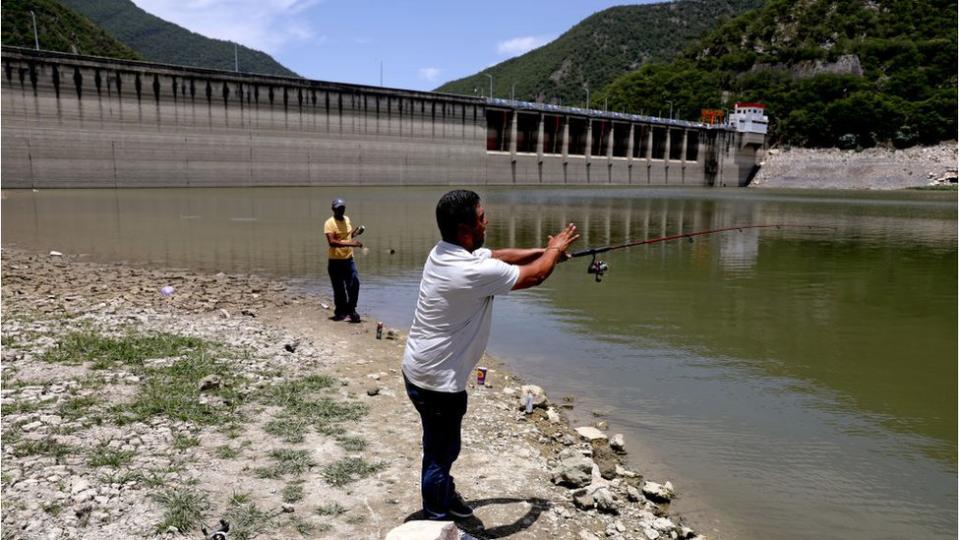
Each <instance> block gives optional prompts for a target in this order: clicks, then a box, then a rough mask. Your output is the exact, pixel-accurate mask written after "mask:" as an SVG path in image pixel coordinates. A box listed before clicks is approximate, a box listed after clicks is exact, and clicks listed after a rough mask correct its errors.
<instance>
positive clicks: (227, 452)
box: [213, 444, 240, 459]
mask: <svg viewBox="0 0 960 540" xmlns="http://www.w3.org/2000/svg"><path fill="white" fill-rule="evenodd" d="M213 455H215V456H217V457H218V458H220V459H234V458H237V457H239V456H240V450H239V449H238V448H234V447H232V446H230V445H227V444H224V445H222V446H218V447H216V448H214V449H213Z"/></svg>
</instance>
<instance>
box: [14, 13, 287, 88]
mask: <svg viewBox="0 0 960 540" xmlns="http://www.w3.org/2000/svg"><path fill="white" fill-rule="evenodd" d="M61 2H62V3H64V4H66V5H68V6H70V7H71V8H73V9H75V10H76V11H78V12H80V13H82V14H84V15H86V16H87V17H89V18H90V20H92V21H93V22H95V23H96V24H98V25H100V26H101V27H102V28H104V29H105V30H106V31H107V32H109V33H111V34H112V35H114V36H115V37H116V38H117V39H119V40H120V41H122V42H123V43H125V44H127V45H129V46H130V47H131V48H133V49H134V50H136V51H137V52H139V53H140V54H141V55H142V56H143V57H144V58H145V59H147V60H150V61H152V62H161V63H164V64H175V65H180V66H194V67H201V68H210V69H223V70H229V71H233V69H234V44H233V43H232V42H229V41H223V40H219V39H211V38H208V37H205V36H202V35H200V34H197V33H195V32H191V31H189V30H187V29H186V28H183V27H181V26H177V25H175V24H173V23H170V22H167V21H165V20H163V19H161V18H159V17H156V16H154V15H151V14H149V13H147V12H146V11H144V10H142V9H140V8H139V7H137V6H136V4H134V3H133V2H131V1H130V0H61ZM4 7H6V2H4ZM237 56H238V58H239V62H240V70H241V71H244V72H247V73H262V74H266V75H283V76H287V77H299V75H297V74H296V73H294V72H293V71H290V70H289V69H287V68H285V67H283V66H282V65H281V64H280V63H278V62H277V61H276V60H274V59H273V58H272V57H271V56H270V55H268V54H266V53H264V52H261V51H257V50H254V49H250V48H247V47H244V46H242V45H241V46H240V47H239V49H238V54H237Z"/></svg>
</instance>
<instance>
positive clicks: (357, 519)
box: [344, 514, 367, 525]
mask: <svg viewBox="0 0 960 540" xmlns="http://www.w3.org/2000/svg"><path fill="white" fill-rule="evenodd" d="M344 521H346V522H347V523H349V524H351V525H359V524H361V523H363V522H365V521H367V516H365V515H363V514H354V515H352V516H347V519H345V520H344Z"/></svg>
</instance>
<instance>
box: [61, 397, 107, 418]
mask: <svg viewBox="0 0 960 540" xmlns="http://www.w3.org/2000/svg"><path fill="white" fill-rule="evenodd" d="M99 403H100V400H99V399H98V398H97V397H96V396H81V397H75V398H71V399H68V400H65V401H62V402H60V405H59V406H58V407H57V414H59V415H60V416H62V417H64V418H66V419H67V420H76V419H78V418H81V417H83V416H87V415H88V414H89V413H90V409H91V408H93V407H95V406H96V405H98V404H99Z"/></svg>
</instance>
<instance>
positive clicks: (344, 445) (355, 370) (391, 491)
mask: <svg viewBox="0 0 960 540" xmlns="http://www.w3.org/2000/svg"><path fill="white" fill-rule="evenodd" d="M2 263H3V267H2V308H3V311H2V349H3V353H2V458H3V466H2V509H3V510H2V537H3V540H7V539H17V538H24V539H46V538H51V539H53V538H56V539H59V538H85V539H114V538H132V537H143V538H152V537H158V538H202V537H203V535H202V533H201V526H203V525H206V526H208V527H210V526H215V525H216V523H217V522H218V520H220V519H223V520H226V521H228V522H229V523H230V526H231V530H230V538H231V539H235V540H242V539H251V538H265V539H266V538H269V539H274V538H295V539H299V538H371V539H380V538H384V536H385V535H386V534H387V532H388V531H390V530H391V529H392V528H394V527H396V526H398V525H400V524H402V523H403V522H404V521H405V520H408V519H412V518H413V519H415V518H416V517H418V516H417V511H418V510H419V487H418V485H419V483H418V482H419V460H420V446H419V438H420V425H419V420H418V418H417V416H416V412H415V411H414V409H413V407H412V406H411V405H410V404H409V402H408V400H407V398H406V395H405V394H404V392H403V385H402V380H401V377H400V374H399V371H398V369H399V361H400V356H401V353H402V349H403V335H402V333H400V332H398V331H389V332H388V335H387V336H385V337H386V338H391V339H383V340H377V339H375V337H374V330H373V324H372V323H370V322H364V323H362V324H359V325H352V324H347V323H343V322H333V321H330V320H328V319H327V317H328V316H329V311H327V310H326V309H325V307H324V304H323V303H322V302H323V299H320V298H307V297H304V296H302V295H298V294H295V293H292V292H290V291H288V290H286V287H285V286H284V285H283V284H282V283H279V282H275V281H270V280H267V279H262V278H259V277H256V276H235V275H224V274H217V275H205V274H196V273H192V272H187V271H178V270H162V271H161V270H149V269H140V268H136V267H129V266H122V265H108V264H95V263H90V262H85V261H83V260H82V258H78V257H72V256H59V255H57V256H51V255H47V254H32V253H25V252H21V251H17V250H10V249H4V250H3V253H2ZM164 285H169V286H171V287H173V289H174V292H173V294H172V295H170V296H163V295H162V294H160V291H159V289H160V287H162V286H164ZM490 362H491V364H490V365H493V366H496V364H495V363H494V361H493V360H490ZM488 380H489V383H488V385H489V386H487V387H481V388H471V389H470V406H469V411H468V413H467V417H466V418H465V422H464V445H463V446H464V450H463V452H462V454H461V459H460V460H459V461H458V463H457V465H456V467H455V470H454V474H455V476H457V478H458V487H459V488H460V490H461V491H462V492H463V494H464V496H465V498H466V499H467V500H468V502H470V503H471V504H472V505H473V506H475V508H476V517H475V518H474V519H471V520H468V521H465V522H463V523H461V524H460V528H461V529H462V530H463V531H464V532H463V533H462V534H463V536H464V537H468V536H472V537H474V538H479V539H485V538H516V539H533V538H537V539H540V538H543V539H554V538H555V539H567V538H570V539H590V538H601V537H609V538H614V539H623V540H625V539H634V538H637V539H648V540H654V539H657V538H663V539H666V538H692V537H695V536H696V534H695V533H694V532H693V531H692V530H690V529H688V528H686V527H684V526H683V524H682V520H680V519H677V518H676V517H669V516H668V515H667V513H668V505H666V504H664V499H663V498H660V497H659V496H658V495H657V494H656V493H653V492H651V491H650V490H649V489H644V488H645V487H649V486H645V485H644V482H643V479H642V478H641V477H640V476H639V475H637V474H635V473H632V472H630V471H628V470H626V469H624V468H623V467H622V466H620V456H618V455H616V454H614V453H613V452H612V451H611V450H610V447H609V445H607V444H606V440H605V439H602V438H601V439H598V441H595V442H593V443H592V444H591V442H589V441H586V440H584V439H583V438H582V437H580V436H579V435H578V434H577V432H575V431H574V430H572V429H571V428H570V426H569V425H567V424H566V422H565V420H564V418H563V415H562V407H557V408H554V407H552V406H550V403H549V402H544V403H541V404H540V405H541V407H542V408H540V407H538V408H537V409H535V410H534V413H533V414H530V415H527V414H524V412H523V411H522V410H521V408H520V407H519V406H518V404H519V399H518V395H517V390H518V388H519V385H520V382H519V381H518V380H517V379H516V377H514V376H512V375H509V374H508V373H506V372H505V371H504V370H502V369H496V368H495V369H494V370H493V371H491V373H490V375H489V377H488ZM548 407H549V409H548ZM667 496H669V495H667ZM655 500H656V502H655ZM658 503H659V504H658Z"/></svg>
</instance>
